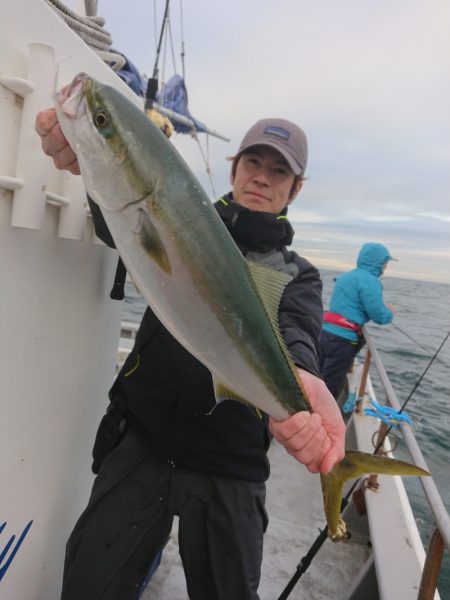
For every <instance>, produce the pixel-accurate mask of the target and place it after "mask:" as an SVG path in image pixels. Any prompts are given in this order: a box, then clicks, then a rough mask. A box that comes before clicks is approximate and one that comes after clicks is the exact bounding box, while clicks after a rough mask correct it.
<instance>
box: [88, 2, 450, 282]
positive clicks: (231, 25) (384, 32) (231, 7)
mask: <svg viewBox="0 0 450 600" xmlns="http://www.w3.org/2000/svg"><path fill="white" fill-rule="evenodd" d="M155 5H156V11H157V12H156V21H155V15H154V7H155ZM181 6H182V15H183V33H184V42H185V53H186V56H185V69H186V83H187V88H188V92H189V107H190V111H191V113H192V114H193V115H194V116H195V117H196V118H197V119H199V120H200V121H202V122H204V123H206V124H207V125H208V126H209V127H210V128H211V129H214V130H216V131H218V132H220V133H222V134H224V135H226V136H227V137H229V138H230V140H231V142H230V143H226V142H223V141H221V140H218V139H215V138H210V143H209V151H210V163H211V168H212V172H213V179H214V188H215V191H216V193H217V194H218V195H221V194H223V193H225V192H227V191H228V189H229V183H228V172H229V163H228V162H227V161H226V160H225V157H226V156H229V155H230V154H233V153H234V152H235V151H236V149H237V147H238V145H239V142H240V139H241V138H242V136H243V134H244V133H245V131H246V130H247V129H248V127H249V126H250V125H252V124H253V123H254V122H255V121H256V120H257V119H259V118H264V117H270V116H280V117H284V118H287V119H291V120H293V121H295V122H296V123H297V124H299V125H300V126H301V127H302V128H303V129H304V131H305V132H306V134H307V136H308V140H309V147H310V157H309V163H308V168H307V173H306V174H307V176H308V180H307V182H306V183H305V185H304V188H303V190H302V192H301V194H300V195H299V197H298V199H297V200H296V202H295V203H294V204H293V205H292V207H291V209H290V212H289V216H290V218H291V221H292V222H293V224H294V226H295V229H296V232H297V235H296V238H295V246H296V248H297V249H298V250H300V252H301V253H302V254H303V255H304V256H306V257H307V258H309V259H310V260H311V261H312V262H314V263H315V264H316V265H317V266H322V267H331V268H337V269H347V268H351V267H352V266H353V264H354V259H355V257H356V254H357V252H358V250H359V247H360V246H361V244H362V243H364V242H365V241H379V242H383V243H385V244H386V245H387V246H388V247H389V249H390V251H391V254H393V255H394V256H395V257H396V258H398V259H399V262H398V263H393V264H391V266H390V269H389V274H390V275H392V276H398V277H409V278H412V279H419V278H420V279H431V280H436V281H443V282H446V283H449V282H450V201H449V192H448V190H449V188H450V77H449V74H450V35H449V23H450V3H449V2H448V0H395V1H393V0H377V1H372V0H320V1H319V2H313V1H311V0H309V1H307V0H278V1H277V2H274V1H273V0H239V1H237V0H227V1H224V0H221V1H220V2H219V0H208V1H206V0H203V1H200V0H183V2H182V4H181ZM163 8H164V1H163V0H156V1H155V3H154V2H153V0H129V2H127V3H124V2H123V1H119V0H100V1H99V11H98V12H99V14H100V15H102V16H104V17H105V18H106V25H105V27H106V29H108V30H109V31H110V33H111V34H112V37H113V40H114V46H115V47H116V48H117V49H119V50H121V51H122V52H124V53H125V54H126V55H127V56H128V57H129V58H130V59H131V60H132V61H133V62H134V63H135V64H136V66H137V67H138V68H139V69H140V70H142V71H143V72H145V73H146V74H147V75H148V74H151V73H152V71H153V64H154V60H155V46H156V39H157V35H158V34H159V28H160V26H161V19H162V12H163ZM171 30H172V38H173V47H174V52H175V60H176V66H175V68H174V66H173V60H172V53H171V49H170V46H169V47H168V48H167V51H166V53H165V54H164V53H163V54H162V56H161V60H160V64H159V67H160V76H161V78H162V79H165V80H167V79H168V78H169V77H171V76H172V75H173V74H174V72H175V70H176V71H178V72H180V71H181V60H180V52H181V39H182V36H181V31H182V28H181V26H180V1H179V0H172V2H171ZM201 139H202V140H203V147H204V148H205V145H204V143H205V136H204V135H203V136H202V137H201ZM175 144H176V145H177V147H178V148H179V150H180V152H181V153H182V154H183V156H184V157H185V159H186V160H187V161H188V163H189V165H190V166H191V168H192V169H193V170H194V172H195V173H196V174H197V176H198V177H199V179H200V181H201V182H202V184H203V185H204V187H205V189H206V191H207V192H208V193H209V194H210V195H211V196H212V191H211V186H210V185H209V182H208V178H207V176H206V172H205V167H204V164H203V160H202V157H201V153H200V151H199V149H198V146H197V144H196V142H195V141H194V140H193V139H191V138H190V137H188V136H181V135H177V136H176V137H175Z"/></svg>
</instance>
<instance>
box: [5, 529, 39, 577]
mask: <svg viewBox="0 0 450 600" xmlns="http://www.w3.org/2000/svg"><path fill="white" fill-rule="evenodd" d="M6 524H7V523H6V521H5V522H4V523H3V524H2V525H0V534H1V533H2V531H3V530H4V529H5V527H6ZM32 524H33V521H30V522H29V523H28V524H27V525H26V526H25V529H24V530H23V531H22V533H21V535H20V537H19V539H18V540H17V542H16V543H15V544H14V542H15V539H16V536H15V535H12V536H11V537H10V538H9V540H8V542H7V543H6V545H5V547H4V548H3V550H2V551H1V552H0V581H1V580H2V579H3V577H4V575H5V573H6V571H7V570H8V569H9V567H10V565H11V563H12V561H13V560H14V558H15V556H16V554H17V552H18V551H19V548H20V546H21V545H22V542H23V541H24V539H25V538H26V537H27V535H28V532H29V530H30V527H31V525H32ZM3 543H4V542H3ZM13 544H14V545H13ZM8 554H9V556H8Z"/></svg>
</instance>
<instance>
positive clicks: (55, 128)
mask: <svg viewBox="0 0 450 600" xmlns="http://www.w3.org/2000/svg"><path fill="white" fill-rule="evenodd" d="M35 129H36V131H37V133H38V134H39V135H40V136H41V143H42V149H43V151H44V152H45V154H47V156H50V157H51V158H52V159H53V162H54V164H55V167H56V168H57V169H60V170H62V171H64V170H66V171H70V172H71V173H73V174H74V175H80V167H79V165H78V160H77V157H76V155H75V153H74V152H73V150H72V148H71V147H70V146H69V142H68V141H67V140H66V138H65V137H64V134H63V132H62V130H61V127H60V125H59V122H58V119H57V117H56V111H55V109H54V108H48V109H46V110H42V111H41V112H39V113H38V114H37V115H36V123H35Z"/></svg>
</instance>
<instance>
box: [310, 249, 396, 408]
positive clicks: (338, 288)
mask: <svg viewBox="0 0 450 600" xmlns="http://www.w3.org/2000/svg"><path fill="white" fill-rule="evenodd" d="M390 260H395V259H394V258H392V256H391V255H390V253H389V250H388V249H387V248H386V246H383V244H376V243H373V242H368V243H366V244H364V245H363V246H362V248H361V250H360V251H359V254H358V260H357V263H356V269H353V270H352V271H349V272H348V273H344V274H343V275H341V276H339V277H338V278H337V279H336V284H335V287H334V290H333V294H332V296H331V300H330V306H329V310H328V311H326V312H325V315H324V323H323V327H322V334H321V338H320V352H321V356H320V370H321V373H322V377H323V379H324V381H325V383H326V385H327V387H328V389H329V390H330V392H331V393H332V394H333V396H334V397H335V398H336V400H337V398H338V396H339V394H340V393H341V391H342V388H343V386H344V384H345V379H346V376H347V373H348V371H349V370H350V369H351V367H352V364H353V360H354V358H355V356H356V354H357V353H358V351H359V350H360V349H361V347H362V343H363V339H362V331H361V327H362V325H364V324H365V323H367V322H368V321H374V322H375V323H377V324H378V325H386V324H388V323H390V322H391V321H392V319H393V316H394V312H395V307H394V306H393V305H392V304H387V305H386V304H385V303H384V300H383V285H382V283H381V281H380V277H381V275H382V274H383V273H384V271H385V269H386V267H387V265H388V262H389V261H390Z"/></svg>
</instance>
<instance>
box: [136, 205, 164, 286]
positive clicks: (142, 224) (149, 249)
mask: <svg viewBox="0 0 450 600" xmlns="http://www.w3.org/2000/svg"><path fill="white" fill-rule="evenodd" d="M136 234H137V235H138V236H139V239H140V242H141V245H142V247H143V249H144V250H145V252H146V253H147V254H148V256H149V257H150V258H151V259H152V260H153V261H154V262H156V264H157V265H158V266H159V267H160V268H161V269H162V270H163V271H164V272H165V273H167V274H168V275H170V274H171V273H172V267H171V266H170V261H169V257H168V256H167V252H166V249H165V248H164V244H163V242H162V240H161V236H160V235H159V233H158V230H157V229H156V227H155V226H154V225H153V223H152V222H151V220H150V218H149V216H148V214H147V213H146V211H145V210H144V209H142V208H140V209H139V220H138V226H137V228H136Z"/></svg>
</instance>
